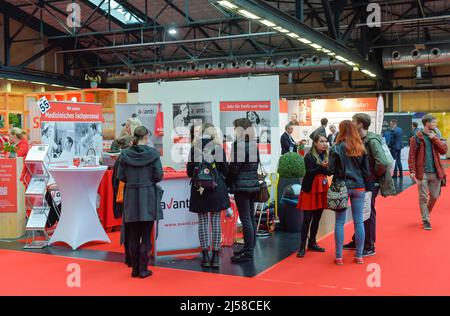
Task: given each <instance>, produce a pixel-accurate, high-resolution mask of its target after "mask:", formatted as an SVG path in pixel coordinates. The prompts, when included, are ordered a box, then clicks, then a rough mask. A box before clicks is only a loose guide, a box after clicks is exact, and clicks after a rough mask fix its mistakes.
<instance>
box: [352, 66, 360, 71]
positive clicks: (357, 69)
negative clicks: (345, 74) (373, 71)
mask: <svg viewBox="0 0 450 316" xmlns="http://www.w3.org/2000/svg"><path fill="white" fill-rule="evenodd" d="M360 70H361V69H359V68H358V67H353V71H360Z"/></svg>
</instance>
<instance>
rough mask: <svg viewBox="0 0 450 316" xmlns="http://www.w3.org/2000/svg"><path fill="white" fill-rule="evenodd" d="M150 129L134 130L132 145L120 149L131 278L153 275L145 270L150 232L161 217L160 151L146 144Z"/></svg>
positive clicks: (120, 170) (118, 175)
mask: <svg viewBox="0 0 450 316" xmlns="http://www.w3.org/2000/svg"><path fill="white" fill-rule="evenodd" d="M148 135H149V131H148V129H147V128H145V127H144V126H139V127H137V128H136V129H135V130H134V134H133V136H134V139H133V145H132V146H131V147H130V148H128V149H125V150H123V151H122V152H121V154H120V158H119V167H118V170H117V177H118V179H119V180H121V181H123V182H125V192H124V197H123V212H124V217H123V218H124V223H125V224H126V230H128V233H129V240H128V244H129V251H130V256H131V265H132V268H133V270H132V272H131V276H132V277H133V278H136V277H140V278H146V277H148V276H150V275H152V271H150V270H148V261H149V252H150V250H151V232H152V228H153V223H154V221H157V220H160V219H162V218H163V213H162V209H161V204H160V203H161V202H160V201H159V198H158V195H159V193H158V189H157V187H156V183H158V182H160V181H161V180H162V178H163V169H162V165H161V160H160V155H159V151H157V150H156V149H155V148H151V147H149V146H148V145H147V144H148V142H149V136H148Z"/></svg>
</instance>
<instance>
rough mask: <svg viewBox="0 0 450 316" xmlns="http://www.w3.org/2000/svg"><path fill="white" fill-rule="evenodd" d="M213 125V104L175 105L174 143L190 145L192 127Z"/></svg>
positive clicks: (188, 103)
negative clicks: (205, 124)
mask: <svg viewBox="0 0 450 316" xmlns="http://www.w3.org/2000/svg"><path fill="white" fill-rule="evenodd" d="M204 123H212V112H211V102H193V103H191V102H186V103H174V104H173V133H172V139H173V141H174V143H189V142H190V130H191V127H192V126H201V125H202V124H204Z"/></svg>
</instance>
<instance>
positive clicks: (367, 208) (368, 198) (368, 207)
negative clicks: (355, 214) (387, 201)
mask: <svg viewBox="0 0 450 316" xmlns="http://www.w3.org/2000/svg"><path fill="white" fill-rule="evenodd" d="M371 211H372V192H370V191H369V192H367V191H366V195H365V196H364V209H363V222H365V221H366V220H368V219H369V218H370V212H371Z"/></svg>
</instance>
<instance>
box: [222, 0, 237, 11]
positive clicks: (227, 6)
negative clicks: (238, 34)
mask: <svg viewBox="0 0 450 316" xmlns="http://www.w3.org/2000/svg"><path fill="white" fill-rule="evenodd" d="M218 3H219V4H220V5H221V6H222V7H225V8H228V9H231V10H234V9H237V8H238V7H237V5H234V4H232V3H231V2H230V1H219V2H218Z"/></svg>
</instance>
